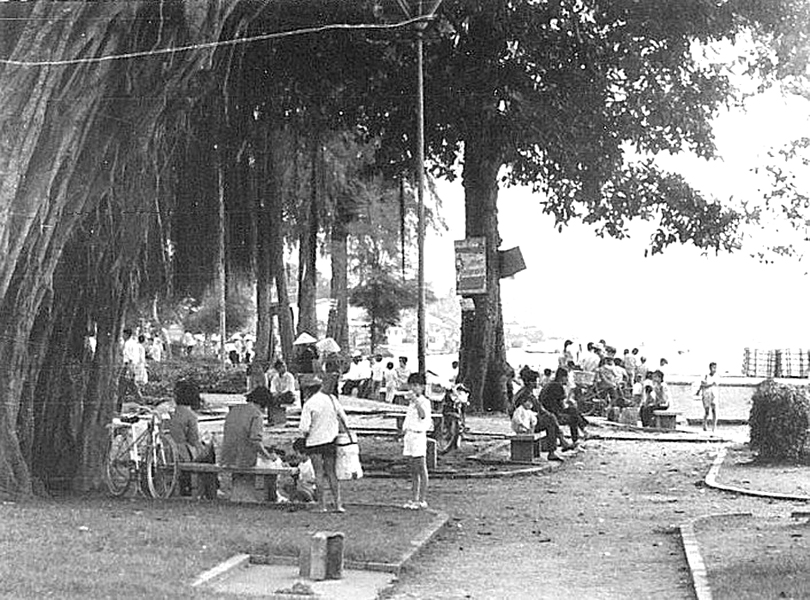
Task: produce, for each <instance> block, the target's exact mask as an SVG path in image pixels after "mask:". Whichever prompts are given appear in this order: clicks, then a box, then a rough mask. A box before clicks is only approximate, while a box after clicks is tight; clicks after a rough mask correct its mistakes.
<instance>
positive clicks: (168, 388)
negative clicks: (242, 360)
mask: <svg viewBox="0 0 810 600" xmlns="http://www.w3.org/2000/svg"><path fill="white" fill-rule="evenodd" d="M148 370H149V383H147V384H145V385H143V386H141V392H142V393H143V394H144V396H147V397H151V398H157V399H160V400H166V399H169V398H172V397H173V395H174V384H175V382H176V381H178V380H180V379H193V380H194V381H195V382H196V383H197V385H198V386H199V388H200V391H201V392H203V393H209V394H240V393H244V392H245V387H246V385H247V384H246V381H247V379H246V378H247V367H246V365H223V364H222V363H221V362H220V361H219V360H217V359H215V358H196V357H193V358H186V357H184V358H179V359H172V360H167V361H163V362H159V363H158V362H149V363H148Z"/></svg>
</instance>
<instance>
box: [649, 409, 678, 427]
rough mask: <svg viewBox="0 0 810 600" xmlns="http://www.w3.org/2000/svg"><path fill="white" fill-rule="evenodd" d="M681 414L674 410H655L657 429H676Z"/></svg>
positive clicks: (654, 416)
mask: <svg viewBox="0 0 810 600" xmlns="http://www.w3.org/2000/svg"><path fill="white" fill-rule="evenodd" d="M680 414H681V413H679V412H675V411H673V410H654V411H653V418H654V419H655V421H654V422H655V427H656V428H657V429H675V425H676V423H677V420H678V417H679V416H680Z"/></svg>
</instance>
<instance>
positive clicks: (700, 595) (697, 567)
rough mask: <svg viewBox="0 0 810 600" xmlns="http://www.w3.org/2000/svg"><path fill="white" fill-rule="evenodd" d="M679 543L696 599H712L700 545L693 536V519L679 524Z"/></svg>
mask: <svg viewBox="0 0 810 600" xmlns="http://www.w3.org/2000/svg"><path fill="white" fill-rule="evenodd" d="M680 531H681V543H682V544H683V551H684V553H685V554H686V564H687V565H688V566H689V575H690V576H691V578H692V589H693V590H694V592H695V598H697V600H712V590H711V588H710V587H709V577H708V573H707V572H706V565H705V564H704V563H703V556H701V554H700V545H699V544H698V541H697V537H696V536H695V527H694V521H689V522H687V523H684V524H683V525H681V526H680Z"/></svg>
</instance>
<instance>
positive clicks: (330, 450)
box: [304, 440, 337, 458]
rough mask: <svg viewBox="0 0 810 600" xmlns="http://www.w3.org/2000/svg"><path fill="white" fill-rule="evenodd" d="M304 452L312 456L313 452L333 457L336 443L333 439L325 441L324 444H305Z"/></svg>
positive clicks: (335, 451) (325, 456)
mask: <svg viewBox="0 0 810 600" xmlns="http://www.w3.org/2000/svg"><path fill="white" fill-rule="evenodd" d="M304 453H305V454H308V455H309V456H312V455H313V454H317V455H319V456H322V457H324V458H328V457H330V456H331V457H334V456H335V455H336V454H337V444H335V440H332V441H331V442H327V443H325V444H318V445H317V446H306V447H304Z"/></svg>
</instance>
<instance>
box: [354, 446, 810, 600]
mask: <svg viewBox="0 0 810 600" xmlns="http://www.w3.org/2000/svg"><path fill="white" fill-rule="evenodd" d="M719 448H720V446H719V445H718V444H707V443H705V442H703V443H690V442H683V441H681V442H661V441H638V440H633V441H627V440H610V439H591V440H588V441H586V442H585V443H584V444H583V447H582V449H581V451H580V452H579V453H578V454H576V455H573V456H569V458H568V460H567V461H566V462H565V463H564V465H562V467H560V468H558V469H556V470H554V471H552V472H550V473H547V474H542V475H533V476H522V477H512V478H498V479H483V480H481V479H475V480H469V479H462V480H453V479H444V480H434V481H433V482H432V487H431V489H430V493H429V501H430V504H431V506H433V507H435V508H438V509H440V510H443V511H445V512H447V513H449V514H450V515H452V517H453V520H452V522H451V527H448V528H446V529H445V530H443V531H442V532H441V533H440V534H439V536H438V537H437V539H436V540H434V541H433V542H432V543H431V544H430V545H429V546H428V548H427V549H426V550H425V551H424V553H423V554H421V555H420V556H419V557H418V558H417V559H416V560H415V562H414V563H412V564H411V566H410V567H409V568H408V570H407V572H406V573H405V574H404V575H403V577H402V578H401V581H400V583H399V584H398V585H397V586H396V588H395V589H394V590H393V592H392V594H391V597H392V598H396V599H404V598H554V597H570V598H594V599H600V598H692V597H693V592H692V588H691V583H690V577H689V573H688V570H687V566H686V561H685V559H684V556H683V551H682V549H681V544H680V538H679V536H678V532H677V526H678V525H679V524H681V523H683V522H685V521H687V520H689V519H692V518H696V517H700V516H704V515H708V514H717V513H732V512H752V513H754V514H756V515H758V516H761V517H774V516H780V515H781V516H784V515H785V514H789V513H790V512H791V510H800V509H802V508H803V507H805V506H806V505H804V504H802V503H786V502H774V501H769V500H767V499H757V498H747V497H742V496H737V495H733V494H727V493H723V492H719V491H717V490H712V489H709V488H707V487H705V486H704V485H703V478H704V476H705V474H706V472H707V471H708V469H709V467H710V466H711V463H712V461H713V459H714V457H715V456H716V453H717V451H718V450H719ZM347 487H350V488H351V489H349V490H347V493H348V494H349V498H350V500H351V499H355V500H357V501H359V500H361V499H363V498H364V499H366V500H369V499H372V500H373V499H380V498H386V499H388V501H391V500H392V499H396V498H405V497H406V495H407V492H406V487H407V481H404V480H401V479H377V480H373V479H367V480H363V482H356V484H353V485H351V486H347Z"/></svg>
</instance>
